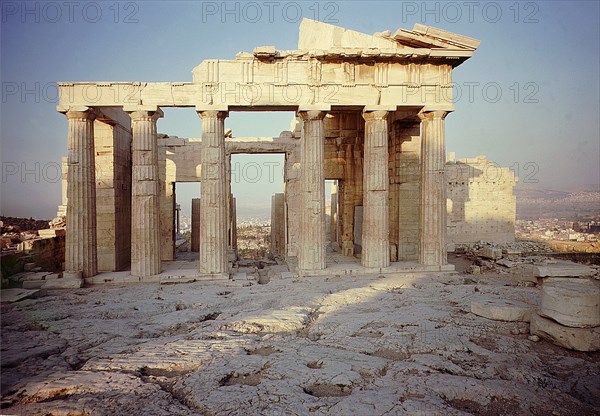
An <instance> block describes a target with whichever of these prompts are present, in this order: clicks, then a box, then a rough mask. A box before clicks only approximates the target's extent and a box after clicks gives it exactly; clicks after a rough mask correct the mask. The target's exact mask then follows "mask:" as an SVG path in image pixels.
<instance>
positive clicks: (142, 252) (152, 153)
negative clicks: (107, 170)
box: [129, 109, 163, 277]
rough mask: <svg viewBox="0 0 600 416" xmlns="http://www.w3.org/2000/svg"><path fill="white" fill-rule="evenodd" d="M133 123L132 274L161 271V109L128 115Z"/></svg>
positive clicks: (151, 273)
mask: <svg viewBox="0 0 600 416" xmlns="http://www.w3.org/2000/svg"><path fill="white" fill-rule="evenodd" d="M129 115H130V117H131V121H132V134H133V137H132V142H131V151H132V157H131V160H132V167H131V186H132V192H131V274H132V275H133V276H140V277H144V276H152V275H156V274H159V273H160V272H161V260H160V200H159V178H158V143H157V138H156V121H157V120H158V119H159V118H160V117H162V115H163V113H162V111H161V110H160V109H157V110H155V111H148V110H139V111H132V112H129Z"/></svg>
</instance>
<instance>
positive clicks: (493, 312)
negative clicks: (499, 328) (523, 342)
mask: <svg viewBox="0 0 600 416" xmlns="http://www.w3.org/2000/svg"><path fill="white" fill-rule="evenodd" d="M531 311H532V307H531V306H530V305H528V304H526V303H522V302H517V301H512V300H506V299H498V298H492V297H481V298H479V299H475V300H473V301H471V312H472V313H474V314H475V315H478V316H483V317H484V318H487V319H492V320H494V321H508V322H514V321H522V322H529V321H530V320H531Z"/></svg>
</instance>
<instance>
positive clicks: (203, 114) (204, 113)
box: [196, 108, 229, 120]
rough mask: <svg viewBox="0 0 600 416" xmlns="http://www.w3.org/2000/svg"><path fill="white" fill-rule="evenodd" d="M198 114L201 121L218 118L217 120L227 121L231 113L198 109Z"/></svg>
mask: <svg viewBox="0 0 600 416" xmlns="http://www.w3.org/2000/svg"><path fill="white" fill-rule="evenodd" d="M196 112H197V113H198V116H199V117H200V118H201V119H205V118H216V119H219V120H225V119H226V118H227V117H229V111H222V110H199V109H198V108H196Z"/></svg>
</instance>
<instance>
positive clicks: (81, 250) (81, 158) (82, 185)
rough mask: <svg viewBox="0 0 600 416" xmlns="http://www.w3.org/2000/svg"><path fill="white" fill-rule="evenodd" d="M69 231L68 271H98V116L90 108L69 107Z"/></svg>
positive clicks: (82, 272)
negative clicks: (96, 152)
mask: <svg viewBox="0 0 600 416" xmlns="http://www.w3.org/2000/svg"><path fill="white" fill-rule="evenodd" d="M65 115H66V117H67V119H68V120H69V136H68V159H67V164H68V172H67V184H68V185H67V231H66V247H65V271H66V272H73V273H77V272H81V274H82V277H84V278H85V277H92V276H95V275H96V274H97V273H98V257H97V252H96V166H95V157H94V155H95V151H94V119H95V118H96V114H95V113H94V112H93V111H92V110H88V111H68V112H67V113H66V114H65Z"/></svg>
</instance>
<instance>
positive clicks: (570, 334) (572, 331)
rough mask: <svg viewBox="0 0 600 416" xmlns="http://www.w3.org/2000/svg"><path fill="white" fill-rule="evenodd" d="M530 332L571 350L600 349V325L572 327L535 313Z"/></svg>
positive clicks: (532, 317)
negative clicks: (594, 326)
mask: <svg viewBox="0 0 600 416" xmlns="http://www.w3.org/2000/svg"><path fill="white" fill-rule="evenodd" d="M529 332H530V333H531V335H537V336H539V337H541V338H544V339H546V340H548V341H550V342H552V343H553V344H556V345H558V346H560V347H564V348H568V349H571V350H576V351H598V350H600V327H596V328H572V327H569V326H564V325H561V324H559V323H558V322H556V321H553V320H552V319H548V318H544V317H542V316H540V315H538V314H537V313H534V314H532V316H531V324H530V326H529Z"/></svg>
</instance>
